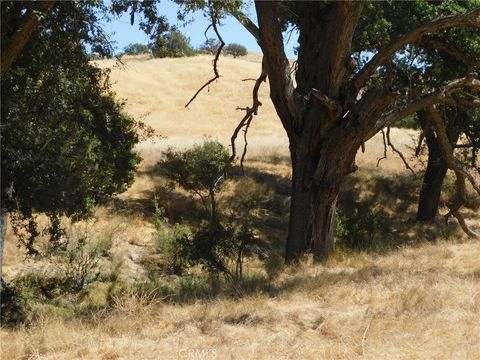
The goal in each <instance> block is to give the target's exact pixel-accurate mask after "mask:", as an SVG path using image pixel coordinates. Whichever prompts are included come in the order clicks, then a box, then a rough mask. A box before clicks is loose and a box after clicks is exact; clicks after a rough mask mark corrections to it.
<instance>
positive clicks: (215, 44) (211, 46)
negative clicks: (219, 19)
mask: <svg viewBox="0 0 480 360" xmlns="http://www.w3.org/2000/svg"><path fill="white" fill-rule="evenodd" d="M219 47H220V41H218V40H216V39H213V38H208V39H207V40H205V42H204V43H203V44H202V45H200V47H199V48H198V49H199V50H200V51H202V52H205V53H208V54H212V55H215V54H216V53H217V51H218V48H219Z"/></svg>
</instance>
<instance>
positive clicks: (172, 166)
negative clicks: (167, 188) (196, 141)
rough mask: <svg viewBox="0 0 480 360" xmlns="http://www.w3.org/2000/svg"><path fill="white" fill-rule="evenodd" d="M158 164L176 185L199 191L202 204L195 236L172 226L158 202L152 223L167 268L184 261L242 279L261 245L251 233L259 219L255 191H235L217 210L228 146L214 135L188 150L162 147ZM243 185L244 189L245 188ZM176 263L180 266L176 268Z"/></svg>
mask: <svg viewBox="0 0 480 360" xmlns="http://www.w3.org/2000/svg"><path fill="white" fill-rule="evenodd" d="M164 157H165V158H164V159H163V160H162V161H160V162H159V164H158V167H159V169H160V171H161V173H163V174H164V175H165V176H166V177H167V178H168V179H169V180H171V181H172V183H173V186H175V185H179V186H180V187H182V188H183V189H184V190H186V191H188V192H190V193H191V194H192V196H197V197H198V198H199V199H200V200H201V203H202V205H203V207H204V209H205V219H204V221H203V222H202V223H201V224H199V226H198V228H197V230H196V231H195V232H194V234H193V235H190V234H189V232H188V231H187V230H186V229H185V228H184V227H181V226H180V225H175V226H174V227H173V228H171V227H169V226H168V223H167V222H166V220H165V219H164V218H163V209H161V208H159V207H158V205H157V206H156V210H155V211H156V215H155V219H156V220H155V221H156V228H157V238H158V239H159V241H160V244H162V245H160V247H162V248H163V253H164V254H165V258H166V259H170V260H169V261H167V262H168V263H169V264H170V268H171V269H172V268H175V267H176V266H177V269H178V270H180V269H181V268H182V267H183V266H185V264H188V265H190V266H193V265H201V266H202V267H203V268H205V269H206V270H208V271H210V272H212V273H215V272H220V273H222V274H224V275H226V276H227V277H229V278H234V277H235V278H241V277H242V275H243V262H244V257H245V256H246V255H251V254H254V253H256V254H258V253H259V252H260V250H261V246H260V245H261V244H260V243H259V242H258V239H257V237H256V236H255V234H254V232H253V230H252V229H253V226H254V223H255V222H256V221H257V220H258V215H259V211H257V210H258V209H259V208H260V205H261V203H262V201H263V199H260V198H259V197H258V196H257V195H256V193H254V192H249V191H248V189H247V191H246V192H245V191H243V192H241V191H240V192H239V191H237V192H236V193H237V195H239V196H238V198H236V199H235V200H232V201H229V205H230V212H229V213H228V214H224V213H223V212H222V211H220V206H219V203H218V201H217V193H218V192H219V191H220V189H221V188H222V183H223V182H224V181H225V178H224V174H225V172H226V170H227V169H228V168H229V166H230V160H229V155H228V151H227V149H226V148H225V147H224V146H223V145H222V144H220V143H219V142H218V141H215V140H207V141H205V142H204V143H203V144H202V145H196V146H194V147H193V148H192V149H189V150H186V151H183V152H176V151H174V150H172V149H169V150H167V151H166V152H164ZM244 190H245V189H244ZM179 265H180V267H178V266H179Z"/></svg>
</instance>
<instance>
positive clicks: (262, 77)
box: [230, 59, 267, 170]
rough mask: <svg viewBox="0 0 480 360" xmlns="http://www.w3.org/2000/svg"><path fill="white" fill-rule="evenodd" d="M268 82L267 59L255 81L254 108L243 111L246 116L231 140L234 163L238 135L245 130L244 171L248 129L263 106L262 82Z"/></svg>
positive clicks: (263, 60) (231, 159) (231, 158)
mask: <svg viewBox="0 0 480 360" xmlns="http://www.w3.org/2000/svg"><path fill="white" fill-rule="evenodd" d="M266 80H267V67H266V63H265V59H262V72H261V74H260V76H259V77H258V78H257V80H255V85H254V86H253V90H252V101H253V103H252V107H246V108H244V109H243V110H245V115H244V117H243V118H242V120H240V122H239V123H238V125H237V127H236V128H235V130H234V131H233V134H232V137H231V138H230V143H231V145H232V155H231V156H230V161H234V160H235V157H236V156H237V151H236V146H235V141H236V139H237V137H238V133H239V132H240V130H242V129H243V128H244V130H243V131H244V136H243V138H244V147H243V153H242V157H241V159H240V166H241V168H242V170H243V161H244V159H245V155H246V153H247V146H248V142H247V132H248V128H249V127H250V123H251V122H252V119H253V117H254V116H255V115H257V113H258V108H259V107H260V106H262V103H261V102H260V100H258V90H259V89H260V85H261V84H262V82H265V81H266Z"/></svg>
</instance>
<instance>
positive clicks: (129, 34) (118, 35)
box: [103, 1, 296, 58]
mask: <svg viewBox="0 0 480 360" xmlns="http://www.w3.org/2000/svg"><path fill="white" fill-rule="evenodd" d="M159 6H160V12H161V13H162V14H163V15H165V16H166V17H167V19H168V21H169V23H170V25H175V24H178V21H177V11H178V9H179V8H178V6H177V5H176V4H175V3H173V2H170V1H162V2H161V3H160V5H159ZM248 15H249V17H250V18H251V19H252V20H253V21H254V22H256V20H257V19H256V16H255V12H254V11H250V13H249V14H248ZM189 18H193V20H194V21H192V22H190V23H189V24H187V25H182V24H178V27H179V30H180V31H181V32H183V33H184V34H185V35H186V36H188V37H189V38H190V42H191V44H192V45H193V46H194V47H197V46H199V45H200V44H202V43H203V42H204V41H205V36H204V32H205V29H206V28H207V26H208V24H209V21H208V19H206V18H205V17H204V15H203V13H202V12H199V11H197V12H195V13H192V14H191V15H190V16H189ZM222 24H223V25H222V26H221V27H220V28H219V31H220V34H221V35H222V37H223V40H224V41H225V42H226V43H227V44H228V43H233V42H235V43H239V44H242V45H243V46H245V47H246V48H247V49H248V50H249V51H253V52H260V48H259V47H258V45H257V42H256V41H255V39H254V38H253V37H252V36H251V35H250V33H248V32H247V31H246V30H245V29H244V28H243V26H242V25H240V24H239V22H238V21H237V20H236V19H235V18H233V17H230V16H229V17H227V18H226V19H224V20H223V21H222ZM103 27H104V29H105V31H106V32H107V33H109V34H111V40H113V41H114V45H115V47H116V50H117V51H121V50H122V49H123V48H124V47H125V46H126V45H128V44H130V43H136V42H138V43H143V44H146V43H148V37H147V35H145V33H144V32H142V31H141V30H139V28H138V25H137V24H134V25H133V26H132V25H130V16H129V15H128V14H124V15H123V16H122V17H121V18H118V19H112V21H111V22H108V23H105V24H104V25H103ZM207 36H208V37H211V38H215V33H214V32H213V30H209V32H208V33H207ZM295 45H296V36H295V35H294V34H292V37H291V39H290V41H289V43H288V44H286V46H285V51H286V53H287V56H288V57H289V58H292V57H294V54H293V46H295Z"/></svg>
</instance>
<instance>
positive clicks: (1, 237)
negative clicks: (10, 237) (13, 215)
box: [0, 211, 8, 286]
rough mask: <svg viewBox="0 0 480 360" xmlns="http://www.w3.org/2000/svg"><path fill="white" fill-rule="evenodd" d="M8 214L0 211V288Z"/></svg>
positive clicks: (0, 284)
mask: <svg viewBox="0 0 480 360" xmlns="http://www.w3.org/2000/svg"><path fill="white" fill-rule="evenodd" d="M7 226H8V212H7V211H2V212H1V214H0V282H1V283H0V286H2V285H3V249H4V247H5V238H6V237H7Z"/></svg>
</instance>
